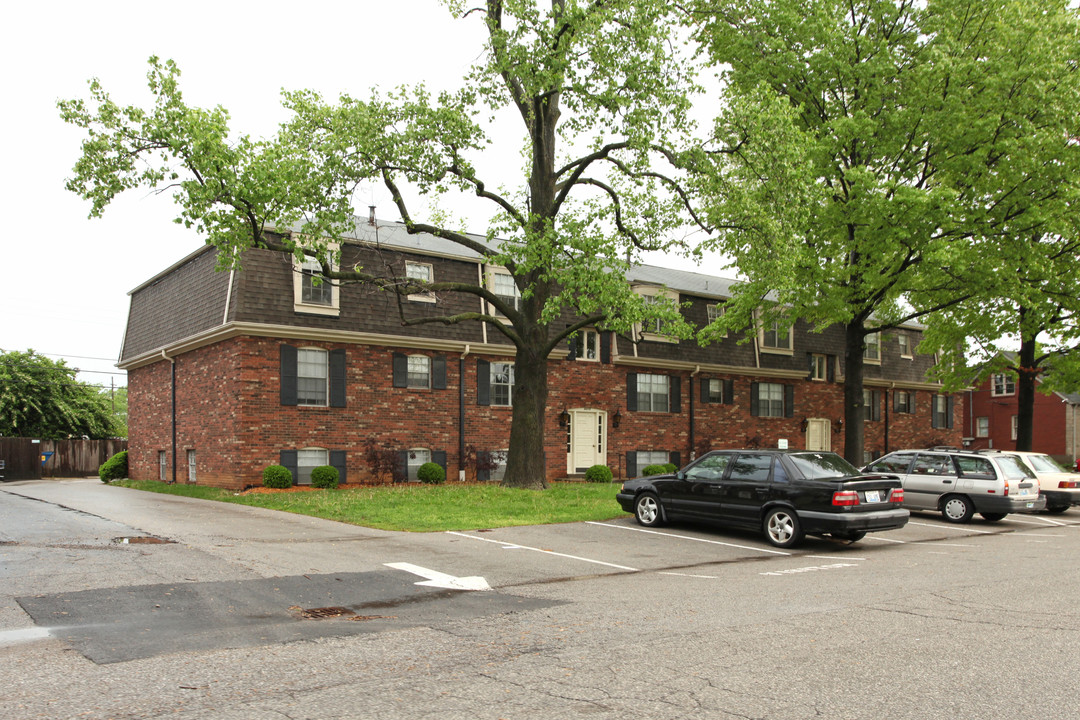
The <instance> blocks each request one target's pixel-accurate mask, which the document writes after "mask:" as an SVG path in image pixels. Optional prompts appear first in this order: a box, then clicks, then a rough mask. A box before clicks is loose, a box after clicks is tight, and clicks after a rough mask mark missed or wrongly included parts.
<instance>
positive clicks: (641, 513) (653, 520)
mask: <svg viewBox="0 0 1080 720" xmlns="http://www.w3.org/2000/svg"><path fill="white" fill-rule="evenodd" d="M634 517H636V518H637V521H638V523H640V524H641V525H644V526H645V527H656V526H658V525H663V524H664V521H663V517H662V515H661V513H660V500H658V499H657V497H656V496H655V495H653V494H652V493H641V494H640V495H638V497H637V500H635V501H634Z"/></svg>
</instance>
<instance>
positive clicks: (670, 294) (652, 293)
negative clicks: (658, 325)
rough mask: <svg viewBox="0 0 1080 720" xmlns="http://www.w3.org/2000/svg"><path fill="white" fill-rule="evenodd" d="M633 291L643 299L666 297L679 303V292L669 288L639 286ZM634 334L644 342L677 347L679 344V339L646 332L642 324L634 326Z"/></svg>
mask: <svg viewBox="0 0 1080 720" xmlns="http://www.w3.org/2000/svg"><path fill="white" fill-rule="evenodd" d="M633 291H634V292H635V293H637V294H638V295H641V296H642V297H665V298H667V299H669V300H671V301H673V302H675V303H676V304H678V302H679V293H678V291H677V290H670V289H668V288H662V287H656V286H653V285H638V286H636V287H634V288H633ZM634 334H635V335H636V336H637V337H639V338H641V339H642V340H648V341H649V342H662V343H669V344H672V345H677V344H678V343H679V338H677V337H672V336H671V335H663V334H661V333H658V332H653V331H650V330H645V329H644V327H643V326H642V324H641V323H635V324H634Z"/></svg>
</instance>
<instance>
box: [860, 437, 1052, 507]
mask: <svg viewBox="0 0 1080 720" xmlns="http://www.w3.org/2000/svg"><path fill="white" fill-rule="evenodd" d="M864 471H865V472H873V473H883V474H888V475H896V476H897V477H899V478H900V482H901V483H903V485H904V507H906V508H908V509H909V510H933V511H939V512H941V514H942V516H943V517H944V518H945V519H946V520H948V521H949V522H954V523H966V522H968V521H969V520H971V516H972V515H974V514H975V513H976V512H977V513H979V514H980V515H982V516H983V518H985V519H986V520H989V521H990V522H996V521H997V520H1001V519H1002V518H1003V517H1005V516H1006V515H1008V514H1009V513H1014V512H1035V511H1038V510H1042V509H1043V508H1044V507H1046V499H1045V498H1042V497H1040V496H1039V481H1038V479H1037V478H1036V477H1035V473H1034V472H1032V471H1031V469H1030V468H1029V467H1027V466H1026V465H1025V464H1024V463H1022V462H1020V460H1019V459H1017V458H1016V457H1011V456H1008V455H1003V454H1001V453H988V452H981V453H973V452H961V451H955V450H940V449H934V450H901V451H898V452H893V453H889V454H888V455H885V456H883V457H881V458H878V459H877V460H875V461H874V462H872V463H870V464H869V465H867V466H866V468H864Z"/></svg>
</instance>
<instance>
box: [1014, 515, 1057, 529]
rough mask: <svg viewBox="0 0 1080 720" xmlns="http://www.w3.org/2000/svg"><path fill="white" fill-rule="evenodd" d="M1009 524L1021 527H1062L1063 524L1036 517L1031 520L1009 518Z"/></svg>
mask: <svg viewBox="0 0 1080 720" xmlns="http://www.w3.org/2000/svg"><path fill="white" fill-rule="evenodd" d="M1040 521H1041V522H1040ZM1009 522H1014V523H1020V524H1021V525H1038V526H1039V527H1046V526H1047V525H1061V523H1059V522H1058V521H1057V520H1051V519H1050V518H1041V517H1034V518H1032V519H1031V520H1021V519H1020V518H1018V517H1016V516H1014V515H1010V516H1009Z"/></svg>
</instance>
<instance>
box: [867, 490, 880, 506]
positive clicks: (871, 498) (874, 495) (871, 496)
mask: <svg viewBox="0 0 1080 720" xmlns="http://www.w3.org/2000/svg"><path fill="white" fill-rule="evenodd" d="M866 502H868V503H871V502H881V491H880V490H867V491H866Z"/></svg>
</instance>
